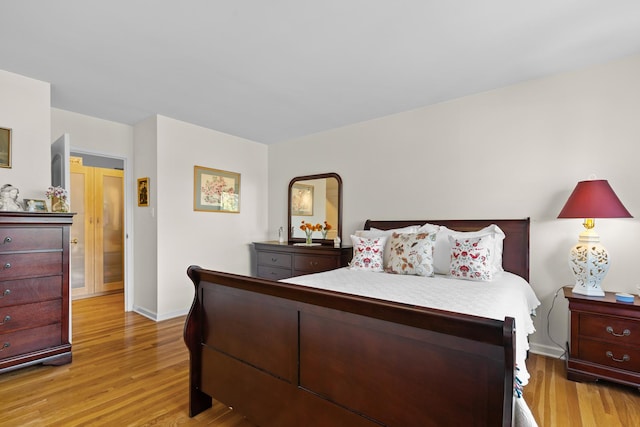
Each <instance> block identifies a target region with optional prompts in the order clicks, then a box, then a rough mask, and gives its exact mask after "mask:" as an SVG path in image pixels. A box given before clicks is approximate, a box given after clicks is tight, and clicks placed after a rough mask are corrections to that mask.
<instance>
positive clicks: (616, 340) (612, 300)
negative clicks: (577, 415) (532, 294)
mask: <svg viewBox="0 0 640 427" xmlns="http://www.w3.org/2000/svg"><path fill="white" fill-rule="evenodd" d="M605 294H606V295H605V296H604V297H588V296H584V295H579V294H574V293H573V292H571V288H569V287H567V288H564V296H565V297H566V298H567V299H568V300H569V311H570V313H571V320H570V321H571V327H570V329H571V332H570V343H569V358H568V360H567V378H569V379H570V380H574V381H594V380H598V379H604V380H609V381H614V382H617V383H621V384H626V385H631V386H634V387H640V298H639V297H638V296H635V298H634V302H633V303H625V302H618V301H616V297H615V293H613V292H605Z"/></svg>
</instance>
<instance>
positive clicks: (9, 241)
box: [2, 236, 13, 245]
mask: <svg viewBox="0 0 640 427" xmlns="http://www.w3.org/2000/svg"><path fill="white" fill-rule="evenodd" d="M11 242H13V239H12V238H11V237H9V236H7V237H5V238H4V240H3V241H2V244H3V245H6V244H7V243H11Z"/></svg>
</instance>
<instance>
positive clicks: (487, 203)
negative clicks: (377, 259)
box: [269, 56, 640, 354]
mask: <svg viewBox="0 0 640 427" xmlns="http://www.w3.org/2000/svg"><path fill="white" fill-rule="evenodd" d="M638 112H640V56H633V57H629V58H626V59H625V60H622V61H617V62H613V63H609V64H604V65H601V66H597V67H592V68H589V69H585V70H580V71H576V72H571V73H566V74H562V75H556V76H552V77H549V78H545V79H540V80H535V81H530V82H526V83H523V84H519V85H515V86H511V87H506V88H502V89H499V90H494V91H490V92H486V93H481V94H477V95H474V96H468V97H464V98H460V99H457V100H454V101H450V102H446V103H442V104H438V105H434V106H430V107H425V108H422V109H418V110H415V111H410V112H406V113H401V114H397V115H393V116H388V117H383V118H380V119H377V120H372V121H368V122H364V123H358V124H354V125H351V126H346V127H343V128H339V129H334V130H331V131H327V132H322V133H319V134H315V135H310V136H307V137H304V138H299V139H297V140H293V141H287V142H283V143H280V144H275V145H271V146H269V194H270V203H269V233H270V236H273V235H277V229H278V227H279V226H281V225H282V224H286V205H287V202H286V200H287V191H286V190H287V186H288V183H289V181H290V180H291V178H293V177H294V176H299V175H309V174H315V173H323V172H337V173H338V174H340V176H341V177H342V179H343V181H344V184H343V188H344V218H343V220H344V223H343V235H344V236H343V237H346V240H347V241H348V236H349V234H350V233H351V232H353V231H354V230H356V229H359V228H361V227H362V225H363V223H364V221H365V220H366V219H367V218H375V219H397V218H405V219H419V218H425V219H429V218H431V219H442V218H451V219H461V218H463V219H464V218H466V219H474V218H524V217H531V220H532V224H531V284H532V286H533V288H534V289H535V291H536V293H537V295H538V298H539V299H540V300H541V301H542V302H543V304H542V307H541V308H540V309H539V311H538V317H537V318H536V327H537V330H538V332H537V333H536V334H535V335H533V336H532V338H531V341H532V343H533V346H532V347H533V350H534V351H538V352H542V353H549V354H560V353H561V350H560V349H559V348H557V347H556V346H555V345H554V344H553V343H552V342H551V340H550V339H549V337H548V336H547V332H546V327H547V326H546V316H547V312H548V311H549V308H550V306H551V303H552V300H553V296H554V294H555V292H556V290H557V289H558V288H560V287H561V286H563V285H567V284H571V283H572V280H573V278H572V276H571V274H570V271H569V269H568V266H567V256H568V250H569V248H570V247H571V246H572V245H573V244H575V242H576V241H577V237H578V234H579V233H580V231H581V229H582V226H581V220H559V219H557V215H558V213H559V211H560V209H561V208H562V206H563V204H564V202H565V201H566V199H567V197H568V196H569V194H570V192H571V191H572V190H573V188H574V187H575V185H576V183H577V182H578V181H579V180H582V179H586V178H588V177H589V175H590V174H596V175H597V177H598V178H602V179H608V180H609V182H610V183H611V185H612V187H613V188H614V190H615V191H616V193H617V194H618V196H619V197H620V199H621V200H622V201H623V203H624V204H625V206H626V207H627V208H628V209H629V211H630V212H631V213H632V214H635V216H640V192H639V191H638V185H639V178H640V176H639V173H638V166H637V159H638V158H639V157H640V120H638ZM596 227H597V230H598V231H599V232H600V235H601V237H602V242H603V244H604V245H605V246H606V247H607V248H608V249H609V251H610V255H611V258H612V266H611V269H610V271H609V275H608V276H607V278H606V279H605V281H604V283H603V287H604V288H605V290H611V291H627V292H634V293H637V290H636V289H635V285H636V284H637V283H640V280H639V279H637V278H636V277H635V274H634V270H633V268H634V265H635V264H637V261H636V260H635V259H634V256H633V253H634V251H633V244H634V243H635V240H636V239H637V238H638V237H639V236H640V222H639V221H638V220H637V219H601V220H598V221H597V224H596ZM550 319H551V322H550V324H551V335H552V337H553V339H554V340H555V341H556V342H558V343H560V344H563V343H565V341H566V336H567V333H566V332H567V304H566V301H565V300H564V298H562V296H560V297H559V298H558V300H557V301H556V303H555V308H554V311H553V312H552V314H551V317H550Z"/></svg>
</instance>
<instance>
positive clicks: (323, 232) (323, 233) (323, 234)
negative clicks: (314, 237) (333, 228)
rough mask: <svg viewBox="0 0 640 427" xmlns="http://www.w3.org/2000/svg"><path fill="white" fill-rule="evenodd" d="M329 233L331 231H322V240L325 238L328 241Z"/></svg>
mask: <svg viewBox="0 0 640 427" xmlns="http://www.w3.org/2000/svg"><path fill="white" fill-rule="evenodd" d="M328 231H329V230H322V238H323V239H326V238H327V232H328Z"/></svg>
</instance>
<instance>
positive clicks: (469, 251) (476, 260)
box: [449, 236, 494, 281]
mask: <svg viewBox="0 0 640 427" xmlns="http://www.w3.org/2000/svg"><path fill="white" fill-rule="evenodd" d="M491 240H492V238H491V237H490V236H483V237H470V238H461V239H456V238H454V237H453V236H449V241H450V242H451V265H450V268H449V274H450V275H451V276H452V277H455V278H457V279H466V280H478V281H491V280H493V271H492V265H491V262H492V256H493V245H494V243H493V242H492V241H491Z"/></svg>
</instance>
